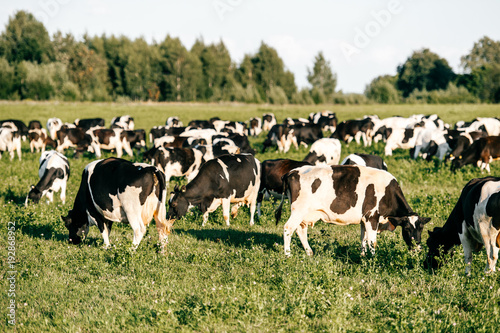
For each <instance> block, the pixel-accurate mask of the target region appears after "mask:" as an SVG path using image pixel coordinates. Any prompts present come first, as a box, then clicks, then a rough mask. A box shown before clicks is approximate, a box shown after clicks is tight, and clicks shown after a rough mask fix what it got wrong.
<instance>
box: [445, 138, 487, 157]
mask: <svg viewBox="0 0 500 333" xmlns="http://www.w3.org/2000/svg"><path fill="white" fill-rule="evenodd" d="M487 136H488V134H487V133H486V132H483V131H472V132H462V133H460V135H458V136H456V138H451V139H450V140H448V144H449V145H450V147H451V146H452V145H453V150H452V151H451V153H450V154H449V155H448V158H449V160H450V161H453V160H454V159H455V158H458V157H459V156H462V153H463V152H464V151H465V150H466V149H467V148H469V147H470V145H471V144H473V143H474V141H476V140H477V139H479V138H484V137H487Z"/></svg>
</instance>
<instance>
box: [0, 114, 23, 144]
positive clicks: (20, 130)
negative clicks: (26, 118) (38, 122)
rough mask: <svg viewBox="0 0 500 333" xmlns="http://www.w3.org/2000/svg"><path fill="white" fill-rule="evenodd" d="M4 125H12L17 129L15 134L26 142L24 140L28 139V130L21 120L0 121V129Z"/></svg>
mask: <svg viewBox="0 0 500 333" xmlns="http://www.w3.org/2000/svg"><path fill="white" fill-rule="evenodd" d="M5 123H12V124H14V125H15V126H16V128H17V133H18V134H19V135H20V136H21V138H22V139H23V141H26V138H27V137H28V132H29V129H28V127H27V126H26V124H25V123H24V122H22V121H21V120H17V119H7V120H0V127H4V124H5Z"/></svg>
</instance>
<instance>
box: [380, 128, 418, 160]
mask: <svg viewBox="0 0 500 333" xmlns="http://www.w3.org/2000/svg"><path fill="white" fill-rule="evenodd" d="M423 130H424V129H423V128H422V127H415V128H394V129H392V134H391V136H389V138H388V139H387V142H386V143H385V149H384V153H385V156H391V155H392V151H393V150H394V149H397V148H402V149H412V148H415V144H416V142H417V137H418V134H419V133H420V132H421V131H423Z"/></svg>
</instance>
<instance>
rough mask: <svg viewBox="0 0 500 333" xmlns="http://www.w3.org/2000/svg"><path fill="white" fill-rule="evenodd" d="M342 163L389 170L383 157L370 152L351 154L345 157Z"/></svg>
mask: <svg viewBox="0 0 500 333" xmlns="http://www.w3.org/2000/svg"><path fill="white" fill-rule="evenodd" d="M340 165H361V166H366V167H370V168H375V169H380V170H384V171H387V164H385V162H384V160H383V159H382V157H380V156H377V155H370V154H358V153H354V154H351V155H349V156H347V157H346V158H344V160H343V161H342V163H340Z"/></svg>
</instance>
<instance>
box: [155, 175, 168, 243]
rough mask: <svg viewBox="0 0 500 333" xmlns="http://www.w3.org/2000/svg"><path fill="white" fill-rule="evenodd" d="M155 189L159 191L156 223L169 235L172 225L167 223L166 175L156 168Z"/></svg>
mask: <svg viewBox="0 0 500 333" xmlns="http://www.w3.org/2000/svg"><path fill="white" fill-rule="evenodd" d="M154 178H155V187H158V189H159V196H158V207H157V209H156V218H155V219H156V222H157V223H158V222H159V223H161V224H163V225H164V226H165V228H166V230H165V232H166V234H167V235H169V234H170V231H171V227H172V225H171V224H170V223H169V222H168V221H167V202H166V201H167V183H166V180H165V174H164V173H163V172H161V171H160V170H158V169H156V168H155V171H154Z"/></svg>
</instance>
